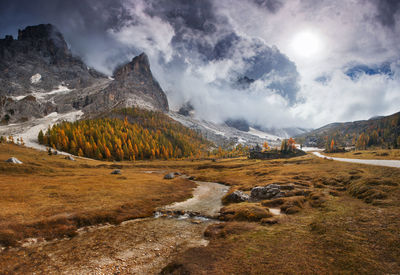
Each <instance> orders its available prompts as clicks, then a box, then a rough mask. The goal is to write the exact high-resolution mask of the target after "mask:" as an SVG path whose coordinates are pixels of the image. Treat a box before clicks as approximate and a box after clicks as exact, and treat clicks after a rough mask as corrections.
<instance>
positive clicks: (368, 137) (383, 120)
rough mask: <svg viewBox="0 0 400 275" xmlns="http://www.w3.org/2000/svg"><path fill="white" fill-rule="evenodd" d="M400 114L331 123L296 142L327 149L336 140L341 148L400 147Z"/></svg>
mask: <svg viewBox="0 0 400 275" xmlns="http://www.w3.org/2000/svg"><path fill="white" fill-rule="evenodd" d="M399 137H400V112H398V113H395V114H392V115H389V116H379V117H378V116H377V117H373V118H371V119H369V120H360V121H353V122H345V123H331V124H328V125H325V126H323V127H321V128H319V129H316V130H313V131H311V132H307V133H305V134H301V135H298V136H297V137H296V140H297V141H298V142H301V143H304V145H306V146H318V147H325V145H326V143H327V141H328V143H329V142H330V141H331V140H332V139H334V141H335V144H337V145H339V146H357V147H360V148H366V147H369V146H382V147H396V148H397V147H400V138H399Z"/></svg>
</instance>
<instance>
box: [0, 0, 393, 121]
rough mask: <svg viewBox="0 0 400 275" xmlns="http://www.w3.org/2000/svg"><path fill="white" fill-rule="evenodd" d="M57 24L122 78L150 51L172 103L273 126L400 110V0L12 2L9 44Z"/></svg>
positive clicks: (1, 8) (93, 62) (5, 4)
mask: <svg viewBox="0 0 400 275" xmlns="http://www.w3.org/2000/svg"><path fill="white" fill-rule="evenodd" d="M40 23H51V24H54V25H55V26H56V27H57V28H58V29H59V30H60V31H61V32H62V33H63V35H64V37H65V39H66V41H67V43H68V45H69V46H70V48H71V50H72V51H73V53H74V54H76V55H79V56H80V57H82V59H83V60H84V61H85V62H86V63H87V64H88V65H89V66H91V67H93V68H95V69H97V70H99V71H101V72H103V73H105V74H108V75H112V72H113V70H114V69H115V67H116V66H118V65H120V64H122V63H125V62H128V61H129V60H130V59H132V57H134V56H135V55H138V54H140V53H141V52H145V53H146V54H147V55H148V56H149V59H150V64H151V69H152V72H153V74H154V75H155V77H156V79H157V80H158V81H159V82H160V85H161V87H162V88H163V90H164V91H165V92H166V93H167V96H168V100H169V103H170V107H171V109H173V110H178V109H179V108H180V107H181V106H182V105H184V104H186V103H188V102H190V104H191V105H192V106H194V108H195V115H196V116H197V117H198V118H201V119H206V120H210V121H214V122H223V121H224V120H227V119H245V120H247V121H248V122H249V123H251V124H252V125H258V126H261V127H264V128H271V127H276V128H282V127H306V128H318V127H321V126H323V125H325V124H327V123H331V122H344V121H354V120H360V119H369V118H371V117H373V116H377V115H389V114H392V113H395V112H398V111H400V49H399V48H400V43H399V42H400V1H398V0H336V1H330V0H329V1H328V0H307V1H305V0H287V1H283V0H282V1H281V0H218V1H216V0H214V1H213V0H147V1H146V0H103V1H99V0H79V1H78V0H69V1H62V0H36V1H31V0H29V1H28V0H12V1H11V0H2V1H1V2H0V37H4V36H5V35H6V34H12V35H14V37H16V35H17V30H18V29H22V28H24V27H25V26H28V25H35V24H40Z"/></svg>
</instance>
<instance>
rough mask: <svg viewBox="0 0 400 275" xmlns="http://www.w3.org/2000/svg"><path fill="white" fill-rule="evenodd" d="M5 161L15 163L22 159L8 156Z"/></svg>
mask: <svg viewBox="0 0 400 275" xmlns="http://www.w3.org/2000/svg"><path fill="white" fill-rule="evenodd" d="M6 162H8V163H15V164H22V161H20V160H19V159H17V158H14V157H11V158H9V159H8V160H6Z"/></svg>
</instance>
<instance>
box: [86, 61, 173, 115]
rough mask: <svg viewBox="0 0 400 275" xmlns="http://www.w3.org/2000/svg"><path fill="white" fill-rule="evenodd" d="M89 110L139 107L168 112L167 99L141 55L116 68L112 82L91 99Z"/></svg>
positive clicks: (147, 62)
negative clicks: (107, 107)
mask: <svg viewBox="0 0 400 275" xmlns="http://www.w3.org/2000/svg"><path fill="white" fill-rule="evenodd" d="M90 102H91V104H90V106H89V107H88V108H87V109H88V110H90V111H95V110H98V109H99V108H104V107H105V106H109V107H112V108H122V107H130V106H132V105H135V106H139V107H141V108H144V109H152V110H161V111H168V109H169V108H168V100H167V96H166V95H165V93H164V92H163V90H162V89H161V87H160V85H159V84H158V82H157V81H156V80H155V79H154V77H153V75H152V73H151V70H150V63H149V59H148V57H147V55H146V54H144V53H142V54H141V55H139V56H136V57H135V58H133V59H132V61H131V62H129V63H127V64H125V65H122V66H120V67H118V68H117V69H116V70H115V72H114V81H113V82H111V83H110V85H108V87H107V88H105V89H104V91H103V93H102V94H101V95H100V97H99V96H98V95H94V96H92V97H91V98H90Z"/></svg>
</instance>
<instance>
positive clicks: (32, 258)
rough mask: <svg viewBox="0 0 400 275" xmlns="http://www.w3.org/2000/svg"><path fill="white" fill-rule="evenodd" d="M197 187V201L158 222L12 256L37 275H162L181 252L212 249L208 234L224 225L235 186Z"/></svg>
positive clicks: (90, 230)
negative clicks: (225, 201)
mask: <svg viewBox="0 0 400 275" xmlns="http://www.w3.org/2000/svg"><path fill="white" fill-rule="evenodd" d="M196 183H197V185H198V186H197V187H196V188H195V189H194V191H193V197H192V198H190V199H188V200H186V201H183V202H178V203H174V204H171V205H167V206H164V207H161V208H159V209H158V210H157V211H156V212H155V215H154V217H149V218H144V219H135V220H130V221H125V222H123V223H121V224H119V225H102V226H93V227H87V228H82V229H80V230H79V235H78V236H76V237H74V238H72V239H63V240H55V241H52V242H45V243H41V244H40V243H38V244H33V245H30V246H29V247H26V248H24V249H14V250H11V251H8V252H6V253H11V254H13V253H16V254H17V255H18V257H19V258H21V257H22V258H23V260H22V263H18V265H20V266H22V265H24V266H25V270H26V268H29V270H30V271H31V272H30V273H37V274H41V273H46V274H48V273H56V274H116V273H117V274H158V273H159V272H160V271H161V270H162V268H163V267H164V266H166V265H167V264H168V263H169V262H170V261H171V260H172V258H173V257H174V256H176V255H178V254H179V253H182V252H184V251H185V250H187V249H188V248H190V247H198V246H206V245H207V244H208V241H207V240H206V239H204V237H203V233H204V231H205V229H206V228H207V227H208V226H209V225H210V224H213V223H218V222H219V221H218V220H216V219H214V218H215V217H217V216H218V212H219V210H220V208H221V207H222V204H221V198H222V197H223V196H224V195H225V194H226V192H228V190H229V187H228V186H224V185H222V184H218V183H213V182H196ZM13 256H16V255H13ZM16 265H17V264H16Z"/></svg>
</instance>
